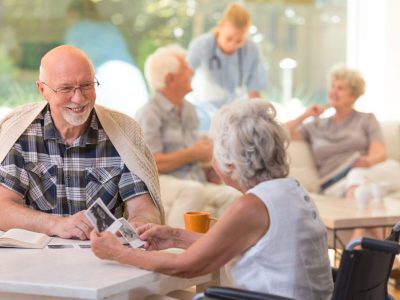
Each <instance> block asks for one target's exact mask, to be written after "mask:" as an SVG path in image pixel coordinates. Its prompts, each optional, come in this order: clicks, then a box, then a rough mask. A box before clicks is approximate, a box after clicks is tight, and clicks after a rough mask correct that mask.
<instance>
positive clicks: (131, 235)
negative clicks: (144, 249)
mask: <svg viewBox="0 0 400 300" xmlns="http://www.w3.org/2000/svg"><path fill="white" fill-rule="evenodd" d="M118 221H119V222H120V223H121V224H122V226H121V227H120V228H119V232H120V233H121V235H122V236H123V237H124V239H125V240H126V241H127V242H128V243H129V245H131V246H132V248H139V247H141V246H143V244H144V242H143V241H142V240H140V239H139V236H138V235H137V233H136V231H135V229H134V228H133V227H132V225H131V224H130V223H129V222H128V221H127V220H125V219H124V218H120V219H118Z"/></svg>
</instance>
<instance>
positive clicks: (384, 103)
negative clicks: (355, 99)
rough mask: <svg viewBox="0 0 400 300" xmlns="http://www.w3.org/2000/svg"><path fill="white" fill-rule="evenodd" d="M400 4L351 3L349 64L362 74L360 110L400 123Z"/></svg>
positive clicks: (387, 0)
mask: <svg viewBox="0 0 400 300" xmlns="http://www.w3.org/2000/svg"><path fill="white" fill-rule="evenodd" d="M399 12H400V1H399V0H348V20H347V24H348V32H347V63H348V65H349V66H350V67H353V68H356V69H358V70H360V71H361V73H362V74H363V76H364V78H365V80H366V83H367V91H366V94H365V95H364V96H363V97H362V98H361V99H360V100H359V103H358V104H357V107H358V108H359V109H360V110H363V111H370V112H374V113H375V114H376V115H377V117H378V119H380V120H400V18H399Z"/></svg>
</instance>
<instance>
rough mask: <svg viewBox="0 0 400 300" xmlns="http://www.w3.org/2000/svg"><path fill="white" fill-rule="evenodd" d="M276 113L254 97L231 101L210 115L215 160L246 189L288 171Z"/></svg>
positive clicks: (284, 137) (282, 132) (284, 139)
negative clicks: (211, 118) (253, 98)
mask: <svg viewBox="0 0 400 300" xmlns="http://www.w3.org/2000/svg"><path fill="white" fill-rule="evenodd" d="M275 116H276V111H275V108H274V107H273V106H272V105H271V104H270V103H268V102H266V101H265V100H261V99H257V100H243V101H237V102H234V103H232V104H230V105H227V106H225V107H223V108H222V109H221V110H220V111H218V113H217V114H216V115H215V116H214V117H213V120H212V124H211V129H210V134H211V137H212V139H213V142H214V150H213V151H214V152H213V155H214V160H215V162H216V163H217V166H218V168H219V170H220V171H221V172H223V173H224V174H229V175H230V176H231V178H232V180H234V181H236V182H237V183H238V184H239V185H240V186H241V187H243V188H245V189H246V190H247V189H250V188H252V187H254V186H255V185H257V184H258V183H260V182H262V181H266V180H271V179H275V178H283V177H286V176H287V175H288V173H289V165H288V161H287V155H286V148H287V146H288V142H289V140H288V136H287V134H286V132H285V130H284V129H283V127H281V126H280V125H279V124H278V123H277V122H276V121H275ZM232 166H234V168H233V170H232Z"/></svg>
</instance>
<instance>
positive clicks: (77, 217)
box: [53, 211, 93, 240]
mask: <svg viewBox="0 0 400 300" xmlns="http://www.w3.org/2000/svg"><path fill="white" fill-rule="evenodd" d="M92 229H93V226H92V225H91V224H90V222H89V220H88V219H87V218H86V216H85V211H80V212H78V213H76V214H74V215H72V216H69V217H59V218H58V219H57V221H56V223H55V226H54V228H53V235H57V236H59V237H61V238H64V239H70V238H79V239H81V240H88V239H89V238H90V232H91V231H92Z"/></svg>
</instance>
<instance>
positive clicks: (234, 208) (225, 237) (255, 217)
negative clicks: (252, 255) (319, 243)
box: [91, 194, 269, 277]
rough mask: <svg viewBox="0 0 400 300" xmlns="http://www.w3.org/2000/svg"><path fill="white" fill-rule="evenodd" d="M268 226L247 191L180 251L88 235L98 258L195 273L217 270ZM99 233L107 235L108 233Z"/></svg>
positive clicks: (178, 273) (257, 201)
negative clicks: (134, 246) (141, 247)
mask: <svg viewBox="0 0 400 300" xmlns="http://www.w3.org/2000/svg"><path fill="white" fill-rule="evenodd" d="M268 228H269V217H268V211H267V208H266V207H265V205H264V204H263V203H262V202H261V200H260V199H259V198H257V197H256V196H254V195H252V194H246V195H243V196H242V197H240V198H239V199H238V200H237V201H236V202H234V203H233V204H232V205H231V207H230V208H229V209H228V210H227V211H226V213H225V215H224V216H223V217H222V218H221V219H220V220H219V221H218V222H217V223H216V224H215V225H214V226H213V227H212V228H211V229H210V230H209V232H207V233H206V234H204V235H202V236H200V237H199V238H198V239H197V240H196V241H195V242H194V243H193V244H192V245H191V246H190V247H189V248H188V249H187V250H186V251H185V252H184V253H182V254H172V253H165V252H153V251H140V250H131V249H129V248H126V247H123V246H122V245H120V244H118V245H115V244H116V243H117V242H116V241H112V243H110V241H106V242H103V240H102V238H101V237H97V236H96V233H92V236H91V238H92V237H93V240H92V249H93V252H94V253H95V254H96V255H97V256H99V257H100V258H103V259H111V260H116V261H118V262H120V263H123V264H129V265H134V266H137V267H140V268H144V269H147V270H152V271H157V272H161V273H165V274H169V275H174V276H181V277H195V276H199V275H202V274H207V273H210V272H212V271H214V270H217V269H218V268H220V267H221V266H223V265H224V264H226V263H227V262H228V261H229V260H231V259H232V258H233V257H235V256H237V255H239V254H241V253H243V252H244V251H245V250H247V249H248V248H250V247H251V246H253V245H254V244H256V243H257V241H258V240H259V239H260V238H261V237H262V236H263V235H264V234H265V233H266V232H267V230H268ZM102 235H105V236H106V237H107V238H110V234H109V233H102ZM111 238H114V236H111ZM110 248H112V249H110Z"/></svg>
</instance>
